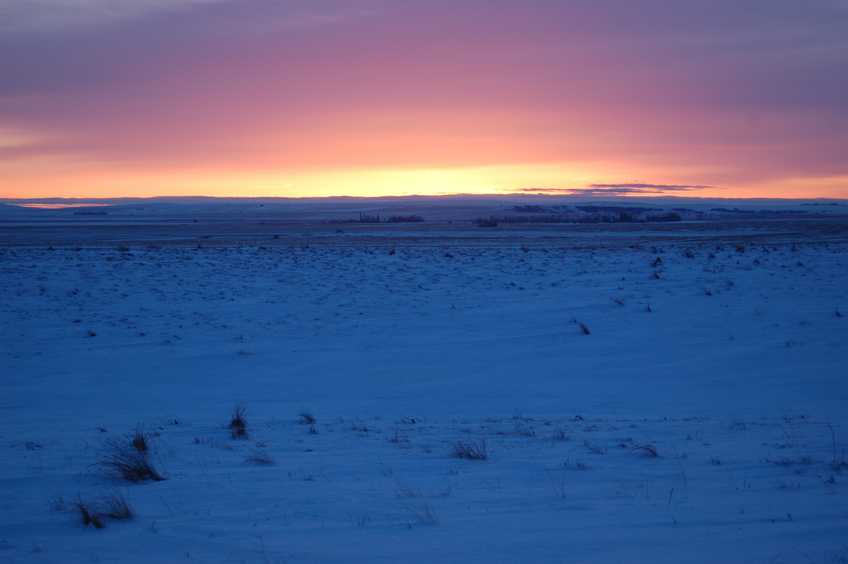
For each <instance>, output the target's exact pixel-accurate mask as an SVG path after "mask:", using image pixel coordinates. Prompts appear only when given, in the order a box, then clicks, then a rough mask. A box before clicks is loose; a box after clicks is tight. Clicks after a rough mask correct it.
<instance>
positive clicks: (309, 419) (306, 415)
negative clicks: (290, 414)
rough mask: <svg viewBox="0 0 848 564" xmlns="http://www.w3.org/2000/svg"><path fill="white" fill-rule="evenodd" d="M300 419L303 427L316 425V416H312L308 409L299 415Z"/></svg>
mask: <svg viewBox="0 0 848 564" xmlns="http://www.w3.org/2000/svg"><path fill="white" fill-rule="evenodd" d="M297 417H298V419H299V420H300V424H301V425H314V424H315V421H316V419H315V416H314V415H312V412H310V411H309V410H308V409H304V410H303V411H301V412H300V413H298V414H297Z"/></svg>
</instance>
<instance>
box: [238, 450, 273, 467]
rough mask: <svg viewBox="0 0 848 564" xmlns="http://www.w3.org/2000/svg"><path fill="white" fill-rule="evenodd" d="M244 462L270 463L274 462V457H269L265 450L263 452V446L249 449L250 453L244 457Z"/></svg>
mask: <svg viewBox="0 0 848 564" xmlns="http://www.w3.org/2000/svg"><path fill="white" fill-rule="evenodd" d="M244 461H245V462H250V463H253V464H264V465H269V466H270V465H271V464H274V459H273V458H271V457H270V456H269V455H268V453H267V452H265V449H264V448H261V447H258V448H255V449H253V450H252V451H250V454H248V455H247V456H245V457H244Z"/></svg>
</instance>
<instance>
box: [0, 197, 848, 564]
mask: <svg viewBox="0 0 848 564" xmlns="http://www.w3.org/2000/svg"><path fill="white" fill-rule="evenodd" d="M29 211H31V210H27V212H26V213H28V212H29ZM138 211H141V210H138ZM483 211H485V210H483ZM478 212H480V210H470V211H469V210H466V211H465V212H463V213H465V214H466V216H462V217H467V215H469V214H470V215H472V216H474V214H478ZM42 213H43V212H41V211H36V212H34V213H33V214H30V215H26V216H20V215H15V217H16V218H17V219H9V217H8V216H6V219H7V220H6V221H5V222H3V223H0V245H2V246H0V279H2V282H3V288H4V291H3V292H2V294H1V295H0V319H2V326H3V328H4V331H3V333H2V336H0V339H2V349H0V350H2V363H0V364H2V367H3V368H2V378H0V402H2V403H0V405H2V410H3V423H2V425H0V447H2V448H0V486H2V491H3V492H4V495H3V496H2V499H0V559H2V560H3V562H91V561H99V562H166V561H167V562H172V561H178V560H179V561H186V562H260V563H262V562H291V563H292V564H295V563H301V562H303V563H318V562H322V563H325V562H363V563H364V562H386V563H388V562H487V563H491V562H587V563H588V562H646V563H647V562H657V561H669V562H761V563H798V562H815V563H835V562H845V561H848V503H846V502H845V496H846V495H848V487H847V486H848V461H846V458H845V453H846V449H848V379H846V365H848V362H846V361H848V321H846V318H848V285H846V282H845V278H846V274H848V238H846V234H848V230H847V229H846V221H845V220H844V219H841V218H817V219H812V218H805V219H781V220H778V219H758V220H756V221H750V220H748V221H746V220H732V219H716V220H714V221H704V222H688V221H683V222H675V223H658V224H636V223H633V224H580V225H533V226H532V227H528V226H526V225H524V226H522V225H513V226H499V227H497V228H493V229H485V228H478V227H476V226H474V225H473V224H470V223H468V222H467V221H464V222H460V221H459V219H460V216H456V217H455V219H456V221H454V220H451V219H447V218H444V219H445V221H444V222H438V223H437V222H427V223H424V224H400V225H385V224H377V225H368V224H355V223H351V224H343V225H342V224H328V223H326V218H320V217H318V218H315V217H313V218H311V219H308V220H306V219H304V220H302V221H294V220H293V219H292V218H288V219H287V220H285V221H283V220H279V221H277V222H276V223H273V221H274V219H273V217H271V216H269V217H265V218H257V217H254V218H252V219H251V220H249V221H244V220H236V219H234V218H232V217H230V216H229V215H228V214H225V215H226V217H221V216H220V215H218V216H215V217H212V216H211V215H207V216H203V215H198V214H188V215H185V216H180V217H170V216H167V215H166V214H161V215H157V216H156V217H155V218H153V219H151V218H149V217H148V218H145V219H144V220H137V219H127V218H125V219H123V220H118V219H115V218H114V214H113V215H109V216H106V217H105V218H104V217H98V216H93V217H82V218H80V217H76V218H74V216H67V217H64V219H63V220H62V221H56V220H55V219H50V218H55V216H49V215H38V214H42ZM15 214H17V212H15ZM13 215H14V214H13ZM193 215H194V216H195V217H192V216H193ZM479 215H483V214H482V213H480V214H479ZM22 217H23V219H21V218H22ZM45 217H47V218H48V219H43V218H45ZM193 219H197V220H198V221H197V223H195V222H194V221H193ZM213 220H214V221H213ZM447 221H454V222H453V223H447ZM339 231H341V232H339ZM236 415H239V416H240V418H241V420H242V421H241V423H240V424H239V423H237V421H235V420H236V419H238V418H236V417H235V416H236ZM141 447H143V448H141ZM116 461H117V462H118V464H116ZM127 461H129V462H130V463H132V464H131V466H133V467H136V466H138V464H137V463H139V462H142V463H144V464H149V466H150V467H151V468H152V469H153V470H154V471H155V473H156V475H155V477H161V478H164V479H161V480H159V479H151V478H153V477H154V475H152V474H129V475H128V474H127V473H126V472H124V471H123V469H124V468H125V467H126V464H125V463H126V462H127ZM127 477H130V478H132V479H131V480H127V479H126V478H127ZM133 480H135V481H133ZM116 499H118V500H121V499H122V500H124V501H125V502H126V504H127V507H128V509H130V510H131V513H132V517H133V518H132V519H123V518H118V517H120V516H123V517H126V516H128V515H127V514H126V512H120V511H116V510H115V505H116ZM86 512H88V513H89V514H90V515H91V516H92V517H95V518H97V520H98V521H99V523H100V524H101V525H103V527H102V528H97V527H96V526H95V525H96V523H95V522H94V521H90V522H89V523H88V524H86V523H85V522H84V518H83V517H84V515H85V514H86Z"/></svg>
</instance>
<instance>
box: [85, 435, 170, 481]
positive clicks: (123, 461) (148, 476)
mask: <svg viewBox="0 0 848 564" xmlns="http://www.w3.org/2000/svg"><path fill="white" fill-rule="evenodd" d="M101 464H102V465H103V466H104V467H105V468H106V469H107V470H109V471H110V472H111V473H113V474H115V475H116V476H117V477H119V478H121V479H124V480H126V481H128V482H142V481H144V480H152V481H154V482H161V481H162V480H164V479H165V477H164V476H162V474H160V473H159V471H158V470H156V467H155V466H154V465H153V461H151V460H150V455H149V453H148V452H146V451H139V450H137V449H136V448H135V447H134V446H132V444H130V445H125V444H119V445H116V446H115V448H114V450H113V451H112V452H111V453H109V454H107V455H106V456H105V457H104V459H103V462H102V463H101Z"/></svg>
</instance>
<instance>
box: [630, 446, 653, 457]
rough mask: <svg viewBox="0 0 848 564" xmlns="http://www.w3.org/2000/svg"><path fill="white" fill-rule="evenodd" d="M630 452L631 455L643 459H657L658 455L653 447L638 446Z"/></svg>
mask: <svg viewBox="0 0 848 564" xmlns="http://www.w3.org/2000/svg"><path fill="white" fill-rule="evenodd" d="M631 451H632V452H633V454H636V455H638V456H641V457H644V458H659V456H660V454H659V453H658V452H657V448H656V447H655V446H654V445H638V446H634V447H633V448H632V449H631Z"/></svg>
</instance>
